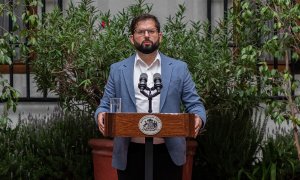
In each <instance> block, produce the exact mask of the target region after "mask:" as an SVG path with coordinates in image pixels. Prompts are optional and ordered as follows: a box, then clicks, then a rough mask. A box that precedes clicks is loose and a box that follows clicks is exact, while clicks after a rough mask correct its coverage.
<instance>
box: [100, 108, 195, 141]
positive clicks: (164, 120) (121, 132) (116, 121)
mask: <svg viewBox="0 0 300 180" xmlns="http://www.w3.org/2000/svg"><path fill="white" fill-rule="evenodd" d="M194 119H195V115H194V114H188V113H106V114H105V119H104V121H105V122H104V123H105V130H104V131H105V132H104V136H109V137H175V136H181V137H194V135H195V128H194V126H195V122H194ZM144 130H145V131H144Z"/></svg>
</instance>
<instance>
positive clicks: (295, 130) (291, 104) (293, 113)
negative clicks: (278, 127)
mask: <svg viewBox="0 0 300 180" xmlns="http://www.w3.org/2000/svg"><path fill="white" fill-rule="evenodd" d="M284 59H285V70H286V72H289V58H288V51H287V50H286V51H285V58H284ZM291 87H292V85H291V80H290V79H288V80H287V84H286V95H287V99H288V106H289V108H290V109H291V117H292V118H293V119H294V118H295V117H296V115H297V112H298V110H297V107H296V105H295V103H294V101H293V98H292V94H291ZM292 122H293V134H294V144H295V146H296V149H297V154H298V160H299V161H300V144H299V138H298V137H299V136H298V126H297V124H296V123H295V122H294V120H293V121H292Z"/></svg>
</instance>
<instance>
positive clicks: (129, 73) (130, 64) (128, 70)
mask: <svg viewBox="0 0 300 180" xmlns="http://www.w3.org/2000/svg"><path fill="white" fill-rule="evenodd" d="M134 57H135V56H134V55H133V56H131V57H129V58H128V61H126V63H125V64H124V65H123V70H122V72H123V76H124V78H123V79H124V80H125V84H126V87H127V91H128V93H129V96H130V99H131V100H132V102H133V104H135V95H134V84H133V71H134Z"/></svg>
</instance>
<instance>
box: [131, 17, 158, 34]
mask: <svg viewBox="0 0 300 180" xmlns="http://www.w3.org/2000/svg"><path fill="white" fill-rule="evenodd" d="M148 19H152V20H153V21H154V22H155V26H156V28H157V31H158V32H160V23H159V21H158V19H157V17H156V16H154V15H151V14H141V15H139V16H136V17H135V18H133V19H132V21H131V25H130V32H131V34H134V31H135V28H136V25H137V24H138V23H139V22H140V21H145V20H148Z"/></svg>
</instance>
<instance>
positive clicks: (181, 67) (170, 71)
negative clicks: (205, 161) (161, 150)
mask: <svg viewBox="0 0 300 180" xmlns="http://www.w3.org/2000/svg"><path fill="white" fill-rule="evenodd" d="M160 56H161V78H162V84H163V88H162V89H161V94H160V112H161V113H180V107H181V104H183V105H184V106H185V111H186V112H187V113H193V114H197V115H198V116H199V117H200V118H201V119H202V121H203V126H204V124H205V122H206V114H205V108H204V106H203V104H202V102H201V100H200V97H199V95H198V94H197V91H196V88H195V84H194V82H193V80H192V77H191V75H190V72H189V70H188V68H187V64H186V63H185V62H182V61H179V60H175V59H172V58H170V57H167V56H165V55H163V54H162V53H160ZM134 61H135V55H133V56H131V57H129V58H127V59H124V60H123V61H120V62H117V63H114V64H112V65H111V67H110V74H109V78H108V82H107V84H106V86H105V90H104V95H103V97H102V99H101V101H100V105H99V106H98V108H97V110H96V112H95V119H96V122H97V116H98V113H100V112H109V99H110V98H112V97H118V98H122V112H136V111H137V110H136V105H135V92H134V83H133V79H134V78H133V70H134ZM164 139H165V143H166V146H167V149H168V151H169V153H170V156H171V158H172V160H173V162H174V163H175V164H176V165H178V166H180V165H183V164H184V163H185V161H186V140H185V138H184V137H171V138H164ZM129 143H130V137H128V138H127V137H125V138H124V137H115V138H114V147H113V159H112V166H113V167H114V168H116V169H120V170H124V169H126V164H127V152H128V145H129Z"/></svg>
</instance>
